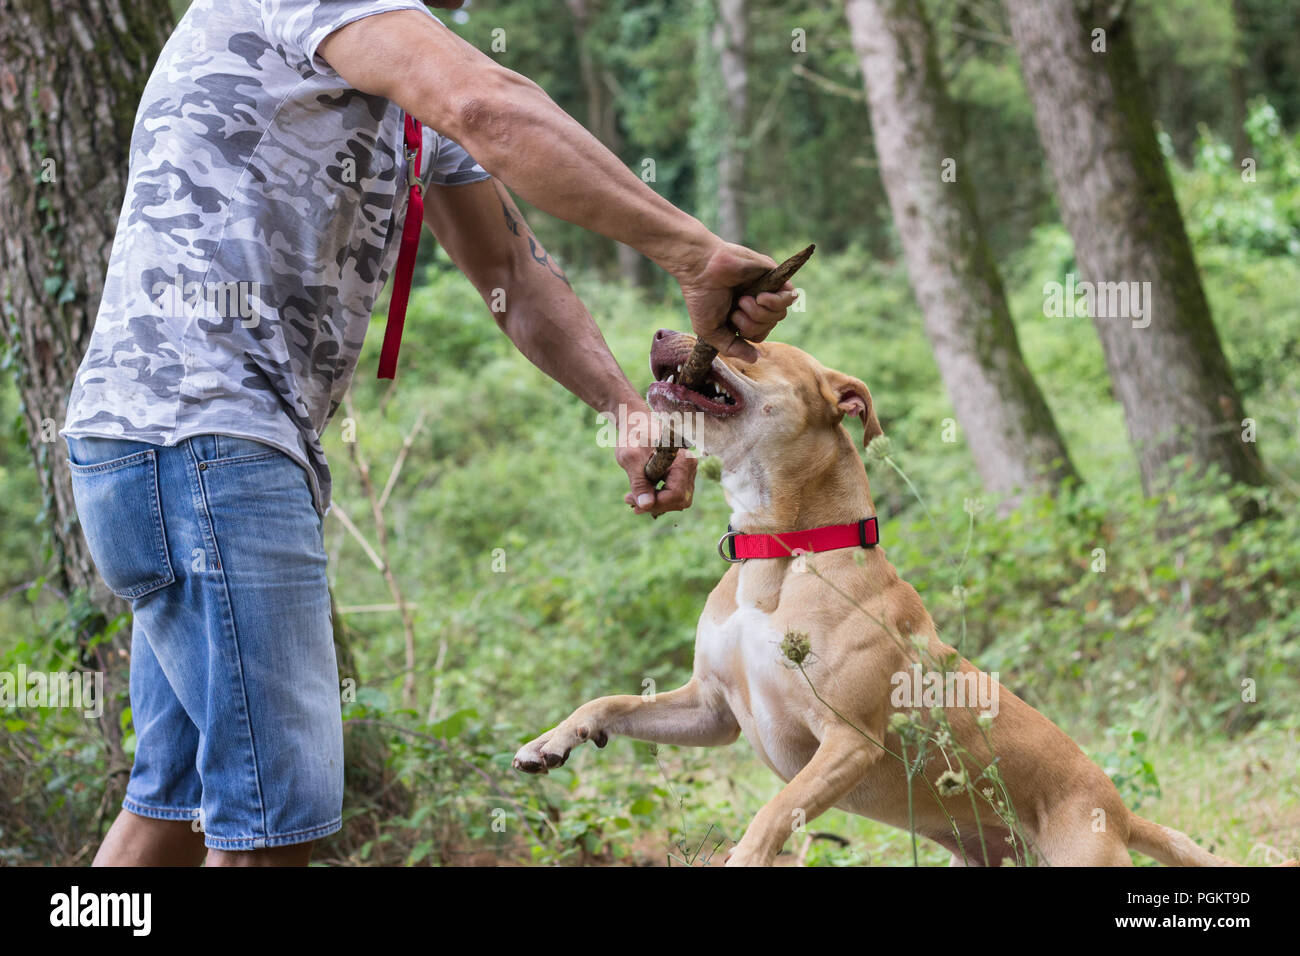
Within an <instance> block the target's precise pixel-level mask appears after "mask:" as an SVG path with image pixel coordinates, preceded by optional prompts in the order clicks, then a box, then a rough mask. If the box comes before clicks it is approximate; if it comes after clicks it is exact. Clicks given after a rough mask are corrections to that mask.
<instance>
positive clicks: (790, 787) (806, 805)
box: [727, 730, 880, 866]
mask: <svg viewBox="0 0 1300 956" xmlns="http://www.w3.org/2000/svg"><path fill="white" fill-rule="evenodd" d="M879 756H880V750H879V749H878V748H877V747H875V746H873V745H872V744H871V743H870V742H868V741H866V740H864V739H863V738H862V736H861V734H858V733H857V732H856V731H853V730H844V731H839V730H837V731H835V732H833V733H829V734H827V735H826V737H825V738H824V739H823V740H822V742H821V746H819V747H818V748H817V752H816V753H815V754H813V757H812V759H811V760H809V761H808V763H806V764H805V765H804V768H803V769H802V770H800V771H799V772H798V773H797V774H795V776H794V779H792V780H791V781H790V782H789V783H788V784H786V785H785V788H784V789H782V791H781V792H780V793H778V794H777V795H776V796H775V797H774V798H773V799H772V800H771V801H770V802H768V803H767V804H766V805H765V806H764V807H763V809H761V810H759V811H758V815H757V816H755V817H754V819H753V821H752V822H751V823H750V824H749V827H748V828H747V829H746V830H745V835H744V836H743V837H741V840H740V843H739V844H737V845H736V848H735V849H734V850H732V851H731V854H730V856H728V858H727V866H771V865H772V861H773V860H775V859H776V855H777V854H778V853H780V852H781V847H783V846H785V841H786V840H787V839H788V838H789V836H790V834H791V833H792V832H794V830H795V828H796V827H798V826H800V825H802V824H805V823H811V822H812V821H813V819H814V818H816V817H819V816H821V815H822V814H823V813H825V812H826V811H827V810H829V809H830V808H831V807H833V806H835V804H837V803H839V802H840V800H842V799H843V798H844V797H845V796H846V795H847V794H848V793H849V791H851V790H852V789H853V788H854V787H855V786H857V785H858V784H859V783H860V782H861V781H862V777H863V775H864V774H865V773H866V770H867V768H868V767H869V766H871V764H872V763H873V762H874V761H875V760H877V759H878V758H879Z"/></svg>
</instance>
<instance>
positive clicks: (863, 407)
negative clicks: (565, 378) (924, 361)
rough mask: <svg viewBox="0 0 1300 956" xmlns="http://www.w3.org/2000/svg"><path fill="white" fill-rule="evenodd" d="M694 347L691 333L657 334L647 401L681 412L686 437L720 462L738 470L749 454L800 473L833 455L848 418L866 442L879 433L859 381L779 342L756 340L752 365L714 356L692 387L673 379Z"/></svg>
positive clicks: (663, 409) (868, 394) (666, 412)
mask: <svg viewBox="0 0 1300 956" xmlns="http://www.w3.org/2000/svg"><path fill="white" fill-rule="evenodd" d="M694 345H695V339H694V338H693V337H691V336H689V335H684V334H682V333H680V332H672V331H669V330H668V329H660V330H659V331H658V332H656V333H655V337H654V344H653V345H652V346H651V349H650V370H651V371H652V372H653V373H654V377H655V382H654V384H653V385H651V386H650V391H649V393H648V395H647V399H648V401H649V403H650V407H651V408H653V409H654V410H655V411H656V412H659V413H660V414H663V415H667V416H669V417H670V419H672V418H674V417H675V416H681V419H682V420H683V422H684V427H683V428H681V429H680V430H681V431H683V432H684V433H685V437H687V438H688V439H689V440H690V441H691V443H692V444H693V445H694V446H695V447H696V448H697V449H699V450H700V451H701V452H704V453H706V454H710V455H716V456H717V457H718V458H720V459H721V460H722V463H723V465H724V467H727V468H733V469H734V468H738V467H740V466H741V464H742V461H741V460H742V459H745V458H749V459H757V460H760V461H761V462H762V463H763V465H764V466H766V468H768V469H772V468H775V469H777V470H780V471H785V470H787V469H789V470H792V471H797V470H799V469H804V470H805V473H806V472H807V470H808V469H810V468H815V467H816V466H817V464H818V463H819V462H825V463H829V461H830V460H831V458H832V457H833V456H834V455H835V453H836V449H837V448H838V447H840V444H841V442H842V439H843V437H844V435H845V430H844V428H843V427H842V426H841V424H840V423H841V422H842V421H843V420H844V418H845V417H846V416H851V417H856V418H859V419H861V421H862V443H863V445H864V446H865V445H867V444H869V443H870V442H871V440H872V439H873V438H875V437H876V436H878V435H880V434H882V432H881V429H880V422H879V421H878V420H877V418H876V411H875V408H874V407H873V405H872V401H871V392H869V391H868V390H867V386H866V385H865V384H864V383H863V382H862V381H861V380H860V379H856V378H854V377H853V376H851V375H845V374H844V373H843V372H837V371H836V370H834V369H829V368H826V367H825V366H824V365H822V364H821V363H820V362H818V361H817V360H816V359H814V358H813V357H812V356H811V355H809V354H808V353H807V352H804V351H802V350H800V349H797V348H795V347H794V346H792V345H783V344H781V343H779V342H764V343H760V344H756V345H755V348H756V349H757V350H758V354H759V358H758V361H756V362H743V361H740V360H739V359H733V358H724V357H723V356H721V355H720V356H718V357H717V358H715V359H714V360H713V365H712V368H711V370H710V372H709V377H708V381H707V382H706V384H705V385H704V386H703V388H702V390H701V391H698V392H697V391H691V390H689V389H687V388H685V387H683V386H682V385H681V384H679V383H677V382H676V381H675V379H676V377H677V375H679V374H680V370H681V366H682V364H683V363H684V362H685V361H686V358H687V356H688V355H690V352H691V348H692V347H693V346H694ZM674 425H675V427H676V422H674Z"/></svg>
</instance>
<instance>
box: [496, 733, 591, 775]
mask: <svg viewBox="0 0 1300 956" xmlns="http://www.w3.org/2000/svg"><path fill="white" fill-rule="evenodd" d="M566 723H567V722H566ZM587 740H590V741H591V742H592V743H594V744H595V745H596V746H597V747H603V746H605V744H606V743H607V742H608V741H609V735H608V734H606V733H605V731H603V730H600V731H596V732H595V733H592V732H591V729H590V728H589V727H587V726H577V727H574V728H572V729H570V728H569V727H567V726H566V725H565V724H560V726H558V727H556V728H555V729H554V730H552V731H550V732H548V733H545V734H542V735H541V736H540V737H538V738H537V739H536V740H533V741H530V742H529V743H526V744H524V745H523V746H522V747H520V748H519V752H518V753H516V754H515V759H514V763H513V766H514V768H515V769H516V770H519V771H522V772H523V773H546V772H547V771H549V770H552V769H554V768H555V767H562V766H563V765H564V762H565V761H566V760H568V759H569V754H570V753H571V752H572V751H573V748H574V747H576V746H578V744H580V743H583V742H584V741H587Z"/></svg>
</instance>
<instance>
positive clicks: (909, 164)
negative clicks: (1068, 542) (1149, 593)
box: [845, 0, 1075, 495]
mask: <svg viewBox="0 0 1300 956" xmlns="http://www.w3.org/2000/svg"><path fill="white" fill-rule="evenodd" d="M845 13H846V15H847V17H848V21H849V29H850V33H851V36H852V41H853V48H854V51H855V52H856V54H857V57H858V62H859V63H860V65H861V67H862V75H863V79H864V81H865V84H866V91H867V101H868V104H869V107H870V113H871V126H872V130H873V132H874V136H875V145H876V155H877V156H878V157H879V160H880V173H881V178H882V180H883V182H884V185H885V191H886V193H887V194H888V196H889V205H890V208H891V209H892V210H893V215H894V222H895V224H896V226H897V228H898V234H899V238H900V239H901V240H902V244H903V251H904V254H905V256H906V259H907V267H908V273H909V275H910V276H911V280H912V288H913V290H914V291H915V293H916V298H917V301H918V303H919V304H920V306H921V310H922V312H923V313H924V315H925V330H926V334H927V336H928V337H929V339H930V343H931V345H932V347H933V348H934V355H935V360H936V361H937V363H938V365H939V371H940V373H941V374H942V376H943V380H944V383H945V385H946V386H947V389H948V394H949V395H950V396H951V398H952V403H953V405H954V406H955V408H956V410H957V419H958V421H959V422H960V423H961V426H962V428H963V430H964V431H965V432H966V435H967V439H968V444H969V446H970V450H971V455H972V456H973V457H974V459H975V466H976V468H977V469H978V471H979V474H980V478H981V479H982V481H983V484H984V487H985V489H986V490H988V491H989V492H990V493H993V494H998V495H1010V494H1012V493H1014V492H1016V491H1017V490H1018V489H1023V488H1029V487H1034V486H1043V485H1046V486H1048V487H1055V486H1056V485H1059V484H1060V482H1062V481H1063V480H1064V479H1066V478H1069V477H1074V476H1075V472H1074V467H1073V465H1072V464H1071V462H1070V457H1069V453H1068V451H1067V449H1066V445H1065V441H1064V439H1063V438H1062V437H1061V434H1060V432H1059V431H1058V430H1057V428H1056V422H1055V421H1054V419H1053V418H1052V412H1051V410H1050V409H1049V408H1048V407H1047V402H1046V401H1045V400H1044V398H1043V394H1042V392H1040V391H1039V389H1038V385H1037V383H1036V382H1035V381H1034V378H1033V376H1032V375H1031V374H1030V371H1029V368H1028V367H1027V366H1026V365H1025V361H1024V358H1023V357H1022V356H1021V353H1020V344H1019V341H1018V339H1017V337H1016V329H1015V326H1014V325H1013V324H1012V321H1011V314H1010V311H1009V310H1008V308H1007V302H1006V295H1005V293H1004V292H1003V288H1002V279H1001V277H1000V276H999V274H998V268H997V265H996V264H995V263H994V261H993V257H992V254H991V253H990V251H989V247H988V243H987V242H986V241H985V238H984V234H983V231H982V228H981V225H980V221H979V216H978V213H977V211H976V206H975V196H974V191H973V189H972V188H971V185H970V180H969V179H968V178H967V175H966V171H965V169H964V168H962V166H961V158H960V148H959V138H960V137H959V134H958V132H957V130H958V128H959V126H958V122H957V117H956V116H955V112H954V110H953V106H952V102H951V101H950V100H949V99H948V94H947V91H946V89H945V88H944V83H943V77H942V74H941V73H940V71H939V64H938V58H937V56H936V53H935V48H934V42H933V37H932V35H931V32H930V26H929V23H928V22H927V21H926V19H925V12H924V10H923V8H922V6H921V5H920V4H919V3H917V2H915V0H846V3H845Z"/></svg>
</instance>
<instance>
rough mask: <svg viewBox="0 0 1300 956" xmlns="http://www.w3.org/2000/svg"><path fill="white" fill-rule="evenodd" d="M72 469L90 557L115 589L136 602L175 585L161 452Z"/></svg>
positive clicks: (73, 464)
mask: <svg viewBox="0 0 1300 956" xmlns="http://www.w3.org/2000/svg"><path fill="white" fill-rule="evenodd" d="M68 468H69V470H70V471H71V472H72V496H73V499H74V500H75V501H76V503H77V516H78V518H80V519H81V530H82V533H83V534H84V535H85V536H86V545H87V546H88V547H89V549H90V557H91V558H92V559H93V560H94V562H95V568H96V570H98V571H99V574H100V577H102V578H103V579H104V583H105V584H107V585H108V587H109V589H110V590H111V591H112V592H113V593H114V594H116V595H117V596H118V597H120V598H125V599H127V600H132V599H134V598H138V597H142V596H144V595H146V594H149V593H150V592H151V591H157V590H158V589H159V588H164V587H166V586H167V585H169V584H171V583H172V582H173V581H175V580H176V574H175V572H174V571H173V569H172V563H171V558H170V557H168V555H167V537H166V534H165V533H164V531H163V517H162V504H161V501H160V497H159V493H158V453H157V451H156V450H155V449H152V448H150V449H146V450H144V451H139V452H136V453H134V454H131V455H126V456H124V457H122V458H114V459H112V460H110V461H104V462H99V463H97V464H77V463H76V462H74V461H69V462H68Z"/></svg>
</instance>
